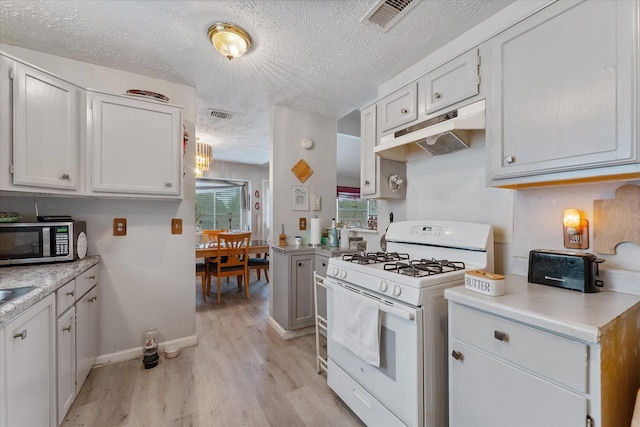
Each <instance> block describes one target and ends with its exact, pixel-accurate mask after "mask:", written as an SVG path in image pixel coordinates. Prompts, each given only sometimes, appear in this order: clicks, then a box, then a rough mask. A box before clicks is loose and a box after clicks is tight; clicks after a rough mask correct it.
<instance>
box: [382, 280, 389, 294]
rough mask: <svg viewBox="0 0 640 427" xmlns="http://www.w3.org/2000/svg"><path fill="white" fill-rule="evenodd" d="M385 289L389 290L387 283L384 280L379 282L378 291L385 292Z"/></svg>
mask: <svg viewBox="0 0 640 427" xmlns="http://www.w3.org/2000/svg"><path fill="white" fill-rule="evenodd" d="M387 289H389V284H388V283H387V281H386V280H381V281H380V291H381V292H387Z"/></svg>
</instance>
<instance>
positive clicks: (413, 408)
mask: <svg viewBox="0 0 640 427" xmlns="http://www.w3.org/2000/svg"><path fill="white" fill-rule="evenodd" d="M386 239H387V250H388V251H387V252H386V253H363V254H356V255H345V256H343V257H342V258H331V259H330V260H329V266H328V269H327V277H326V279H325V284H326V285H327V298H328V307H327V308H328V330H329V337H328V339H329V343H328V345H327V349H328V354H329V357H328V366H329V368H328V378H327V379H328V383H329V386H330V387H331V388H332V389H333V390H334V391H335V392H336V393H337V394H338V395H339V396H340V397H341V398H342V400H343V401H344V402H345V403H347V405H349V407H350V408H351V409H352V410H353V411H354V412H355V413H356V414H357V415H358V416H359V417H360V418H361V419H362V420H363V421H364V422H365V423H366V424H367V425H368V426H370V427H373V426H385V427H387V426H412V427H424V426H428V427H446V426H447V424H448V418H447V417H448V410H447V394H448V390H447V354H446V353H447V303H446V300H445V299H444V289H446V288H449V287H452V286H457V285H462V284H463V283H464V273H465V271H466V270H476V269H484V270H488V271H493V232H492V229H491V226H489V225H487V224H477V223H468V222H454V221H438V220H424V221H404V222H396V223H392V224H390V225H389V228H388V230H387V234H386ZM336 298H338V299H340V300H342V301H344V299H345V298H347V299H349V301H351V300H353V301H354V304H355V306H354V307H346V308H345V304H344V303H341V302H340V301H337V300H336ZM371 304H373V307H374V309H373V310H374V317H373V319H377V321H378V337H377V338H378V341H377V342H375V340H373V341H374V343H373V344H374V348H375V349H376V351H377V353H376V352H374V355H379V364H377V365H376V363H375V362H374V363H373V364H372V363H371V362H370V353H367V355H366V356H364V357H363V356H362V353H361V351H360V350H359V349H361V348H362V347H363V346H365V347H366V346H370V345H371V344H372V342H371V341H372V340H369V341H367V342H357V341H358V330H359V329H361V328H362V329H370V325H371V324H372V323H371V322H372V321H374V320H372V318H366V316H363V317H362V321H361V324H358V322H359V320H358V319H359V318H358V316H359V314H356V315H355V316H354V315H353V313H350V312H351V311H353V312H355V313H360V310H361V308H362V307H363V306H367V305H368V307H369V309H370V307H371ZM376 304H377V305H376ZM375 307H377V313H378V315H377V316H375V311H376V308H375ZM345 319H346V322H351V323H350V324H349V325H348V327H349V328H350V330H353V331H355V336H354V344H353V345H351V341H349V340H345V339H344V337H339V338H338V336H336V337H335V338H338V339H337V340H336V339H334V335H333V334H334V330H335V329H334V328H335V325H333V324H332V322H342V323H343V324H344V322H345ZM340 335H342V334H340ZM338 341H339V342H338ZM376 346H377V347H376ZM368 360H369V361H368Z"/></svg>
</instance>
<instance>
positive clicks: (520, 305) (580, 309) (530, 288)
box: [444, 275, 640, 344]
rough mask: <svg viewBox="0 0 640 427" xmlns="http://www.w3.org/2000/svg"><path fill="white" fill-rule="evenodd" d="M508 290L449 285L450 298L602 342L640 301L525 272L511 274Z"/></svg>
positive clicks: (446, 294)
mask: <svg viewBox="0 0 640 427" xmlns="http://www.w3.org/2000/svg"><path fill="white" fill-rule="evenodd" d="M505 280H506V282H505V289H506V290H505V294H504V295H502V296H498V297H492V296H487V295H483V294H480V293H477V292H473V291H470V290H467V289H465V287H464V286H458V287H454V288H450V289H446V290H445V293H444V296H445V298H447V299H448V300H449V301H453V302H456V303H459V304H463V305H466V306H469V307H472V308H476V309H479V310H483V311H486V312H488V313H491V314H495V315H498V316H502V317H505V318H509V319H511V320H515V321H518V322H522V323H526V324H529V325H532V326H536V327H539V328H542V329H546V330H549V331H552V332H556V333H558V334H562V335H566V336H568V337H571V338H575V339H578V340H581V341H585V342H588V343H595V344H597V343H599V342H600V336H601V331H603V330H607V328H608V327H610V326H611V325H612V324H613V323H614V322H615V320H616V319H617V318H618V317H619V316H621V315H622V314H624V313H625V312H626V311H628V310H630V309H631V308H633V307H635V306H637V305H639V304H640V296H638V295H632V294H624V293H620V292H611V291H600V292H597V293H592V294H586V293H582V292H578V291H573V290H568V289H560V288H555V287H553V286H546V285H539V284H535V283H528V282H527V278H526V277H524V276H515V275H512V276H507V278H506V279H505Z"/></svg>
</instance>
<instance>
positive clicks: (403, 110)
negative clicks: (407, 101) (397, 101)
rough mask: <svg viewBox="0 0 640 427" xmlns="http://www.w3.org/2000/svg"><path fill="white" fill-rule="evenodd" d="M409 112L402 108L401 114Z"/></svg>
mask: <svg viewBox="0 0 640 427" xmlns="http://www.w3.org/2000/svg"><path fill="white" fill-rule="evenodd" d="M408 112H409V110H407V109H406V108H401V109H400V113H401V114H407V113H408Z"/></svg>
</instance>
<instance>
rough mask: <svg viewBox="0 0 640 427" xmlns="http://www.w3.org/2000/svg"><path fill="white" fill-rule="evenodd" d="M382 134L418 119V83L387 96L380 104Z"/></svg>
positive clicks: (379, 114) (379, 113)
mask: <svg viewBox="0 0 640 427" xmlns="http://www.w3.org/2000/svg"><path fill="white" fill-rule="evenodd" d="M377 105H378V116H379V119H380V132H381V133H385V132H387V131H389V130H391V129H393V128H396V127H398V126H402V125H404V124H406V123H409V122H411V121H413V120H416V119H417V118H418V82H413V83H410V84H408V85H406V86H404V87H403V88H401V89H398V90H397V91H395V92H393V93H392V94H390V95H387V96H386V97H384V98H383V99H381V100H380V101H379V102H378V103H377Z"/></svg>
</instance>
